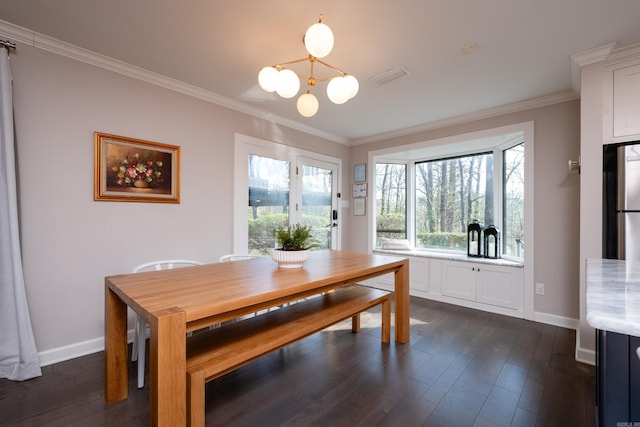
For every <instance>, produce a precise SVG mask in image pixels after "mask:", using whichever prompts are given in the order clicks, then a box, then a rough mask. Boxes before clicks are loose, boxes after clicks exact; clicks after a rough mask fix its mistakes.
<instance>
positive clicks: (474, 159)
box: [371, 126, 533, 261]
mask: <svg viewBox="0 0 640 427" xmlns="http://www.w3.org/2000/svg"><path fill="white" fill-rule="evenodd" d="M503 129H508V131H506V132H505V133H499V131H498V130H492V131H487V132H486V133H483V132H478V133H476V134H470V135H466V136H462V137H460V136H459V137H451V138H445V139H443V140H441V141H442V143H441V144H435V143H433V142H430V143H423V144H413V145H410V146H406V147H403V148H401V149H398V148H397V147H396V148H390V149H387V150H382V151H381V152H379V153H376V154H374V153H372V157H371V159H372V160H373V161H374V162H375V165H376V198H375V202H374V203H375V212H376V222H375V233H376V234H375V237H376V239H375V242H372V243H373V246H374V248H375V247H380V238H381V237H391V238H406V239H408V240H409V241H410V242H411V244H412V245H413V246H414V247H415V248H416V249H418V250H429V251H447V252H457V253H461V254H464V253H466V250H467V226H468V224H469V223H470V222H471V221H473V220H476V219H477V220H478V221H479V222H480V223H483V224H484V225H485V226H488V225H490V224H493V225H496V226H497V227H498V229H499V230H500V239H501V250H502V252H501V256H503V257H505V258H512V259H514V260H517V261H523V260H524V241H525V239H524V237H525V234H526V232H525V205H526V203H525V179H524V177H525V143H524V142H523V141H524V139H525V130H527V129H530V128H528V127H519V126H513V127H505V128H503ZM523 129H525V130H523ZM527 132H529V131H528V130H527ZM478 135H480V136H478ZM532 144H533V143H532ZM528 152H529V153H531V151H528ZM529 164H531V163H529ZM494 177H498V178H497V179H494Z"/></svg>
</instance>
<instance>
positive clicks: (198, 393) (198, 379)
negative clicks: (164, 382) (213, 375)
mask: <svg viewBox="0 0 640 427" xmlns="http://www.w3.org/2000/svg"><path fill="white" fill-rule="evenodd" d="M204 385H205V381H204V374H203V373H202V371H199V372H194V373H193V374H187V425H189V426H191V427H204V409H205V408H204Z"/></svg>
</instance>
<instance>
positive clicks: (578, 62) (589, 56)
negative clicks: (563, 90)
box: [571, 43, 616, 93]
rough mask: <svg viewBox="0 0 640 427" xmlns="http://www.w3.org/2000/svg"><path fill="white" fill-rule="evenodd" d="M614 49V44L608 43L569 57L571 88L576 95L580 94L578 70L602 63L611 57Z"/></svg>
mask: <svg viewBox="0 0 640 427" xmlns="http://www.w3.org/2000/svg"><path fill="white" fill-rule="evenodd" d="M615 47H616V44H615V43H608V44H605V45H602V46H598V47H594V48H592V49H587V50H583V51H582V52H578V53H574V54H573V55H571V88H572V89H573V90H574V91H575V92H576V93H580V68H581V67H584V66H585V65H589V64H593V63H596V62H600V61H604V60H605V59H607V58H608V57H609V55H611V52H613V50H614V49H615Z"/></svg>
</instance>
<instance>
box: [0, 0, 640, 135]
mask: <svg viewBox="0 0 640 427" xmlns="http://www.w3.org/2000/svg"><path fill="white" fill-rule="evenodd" d="M320 14H323V16H324V19H323V22H324V23H325V24H327V25H329V26H330V27H331V29H332V30H333V33H334V36H335V45H334V49H333V51H332V53H331V54H330V55H329V56H327V57H325V58H324V60H325V61H326V62H328V63H330V64H332V65H335V66H337V67H339V68H340V69H342V70H344V71H346V72H348V73H351V74H354V75H355V76H356V77H357V78H358V80H359V82H360V92H359V93H358V95H357V96H356V97H355V98H354V99H352V100H350V101H349V102H347V103H346V104H343V105H334V104H332V103H331V102H330V101H329V100H328V99H327V97H326V92H325V90H326V83H322V84H319V85H318V86H316V87H315V88H313V89H312V92H313V93H315V94H316V95H317V96H318V99H319V100H320V110H319V112H318V114H317V115H316V116H315V117H313V118H303V117H301V116H299V115H298V113H297V111H296V106H295V101H296V98H292V99H286V100H285V99H282V98H280V97H278V96H277V95H276V94H270V93H266V92H264V91H262V90H261V89H260V87H259V86H258V84H257V74H258V71H259V70H260V68H262V67H263V66H265V65H274V64H275V63H277V62H284V61H288V60H293V59H298V58H302V57H304V56H305V55H306V53H305V52H306V51H305V50H304V46H303V44H302V36H303V34H304V32H305V31H306V29H307V27H308V26H309V25H311V24H313V23H315V22H317V20H318V17H319V15H320ZM639 18H640V1H638V0H482V1H480V0H397V1H389V0H387V1H383V0H326V1H322V2H319V1H315V2H312V1H301V0H278V1H268V0H233V1H232V0H226V1H224V0H218V1H215V0H185V1H177V0H173V1H171V0H109V1H98V0H92V1H90V0H55V1H51V0H0V19H1V20H4V21H8V22H10V23H13V24H16V25H19V26H22V27H25V28H27V29H29V30H33V31H35V32H37V33H42V34H45V35H48V36H51V37H54V38H56V39H59V40H62V41H66V42H69V43H72V44H74V45H77V46H80V47H83V48H86V49H89V50H91V51H94V52H97V53H100V54H102V55H106V56H108V57H111V58H115V59H118V60H121V61H124V62H126V63H128V64H131V65H135V66H138V67H142V68H144V69H147V70H150V71H153V72H155V73H158V74H161V75H163V76H166V77H170V78H172V79H176V80H179V81H182V82H185V83H188V84H191V85H194V86H196V87H199V88H202V89H204V90H207V91H210V92H212V93H214V94H218V95H221V96H222V97H223V98H221V99H229V100H232V101H231V102H242V103H245V104H248V105H249V107H248V108H249V109H252V110H254V109H260V110H264V111H265V112H266V113H265V114H267V115H270V116H271V117H273V118H274V120H276V121H282V122H283V123H290V121H295V122H297V123H298V124H299V127H300V128H303V129H304V128H308V129H310V130H311V129H315V130H319V131H321V132H322V133H325V134H328V135H332V136H335V138H333V139H335V140H337V141H341V142H345V143H349V144H355V143H360V142H365V141H371V140H375V139H378V138H380V137H382V136H383V135H385V134H387V135H390V134H397V133H399V132H401V130H402V129H406V128H412V127H414V128H415V127H417V128H420V127H426V126H428V125H429V123H433V122H437V121H442V120H446V119H450V118H453V117H457V116H461V115H467V114H470V113H474V112H478V111H484V110H487V109H492V108H495V107H498V106H503V105H506V104H512V103H518V102H521V101H526V100H530V99H533V98H538V97H541V96H547V95H552V94H558V93H563V92H565V91H570V90H571V88H572V86H571V84H572V81H571V55H573V54H575V53H579V52H582V51H585V50H588V49H591V48H595V47H599V46H602V45H605V44H608V43H616V47H623V46H627V45H630V44H634V43H639V42H640V23H639ZM469 42H473V43H475V44H476V45H477V50H476V51H475V52H474V53H471V54H466V53H464V52H463V50H462V49H463V47H464V46H465V44H467V43H469ZM17 54H19V52H18V53H17ZM399 65H402V66H405V67H407V68H408V69H409V71H410V72H411V75H410V76H409V77H406V78H403V79H401V80H396V81H393V82H391V83H388V84H386V85H383V86H376V85H374V84H372V83H371V82H370V81H369V78H371V77H372V76H375V75H377V74H379V73H382V72H384V71H386V70H388V69H390V68H392V67H395V66H399ZM296 71H300V72H306V71H307V69H306V68H301V69H296Z"/></svg>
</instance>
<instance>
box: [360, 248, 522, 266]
mask: <svg viewBox="0 0 640 427" xmlns="http://www.w3.org/2000/svg"><path fill="white" fill-rule="evenodd" d="M373 252H374V253H380V254H394V255H404V256H413V257H420V258H434V259H445V260H451V261H466V262H475V263H480V264H491V265H501V266H505V267H519V268H522V267H524V263H522V262H517V261H511V260H507V259H503V258H498V259H495V258H481V257H470V256H467V255H466V254H456V253H446V252H427V251H417V250H407V251H404V250H393V249H379V248H376V249H373Z"/></svg>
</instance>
